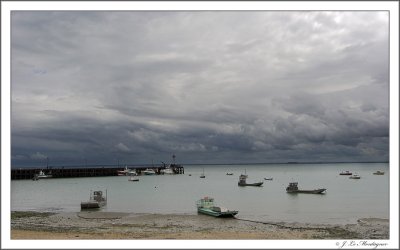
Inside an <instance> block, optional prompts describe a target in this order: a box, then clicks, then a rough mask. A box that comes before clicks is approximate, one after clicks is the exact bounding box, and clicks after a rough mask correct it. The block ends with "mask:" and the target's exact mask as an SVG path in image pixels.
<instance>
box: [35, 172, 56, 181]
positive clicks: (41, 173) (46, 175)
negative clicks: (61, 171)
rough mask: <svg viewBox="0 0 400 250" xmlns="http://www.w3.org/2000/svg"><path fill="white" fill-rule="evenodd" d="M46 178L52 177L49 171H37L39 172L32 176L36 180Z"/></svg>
mask: <svg viewBox="0 0 400 250" xmlns="http://www.w3.org/2000/svg"><path fill="white" fill-rule="evenodd" d="M48 178H53V175H52V174H51V173H49V174H45V173H44V172H43V170H40V171H39V174H35V175H34V176H33V178H32V180H34V181H37V180H39V179H48Z"/></svg>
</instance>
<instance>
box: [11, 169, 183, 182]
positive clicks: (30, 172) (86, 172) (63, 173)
mask: <svg viewBox="0 0 400 250" xmlns="http://www.w3.org/2000/svg"><path fill="white" fill-rule="evenodd" d="M147 168H148V167H136V168H135V167H132V168H131V169H136V171H137V172H138V173H139V174H140V173H141V172H142V171H143V170H145V169H147ZM163 168H165V167H157V168H151V169H154V170H155V172H156V174H161V172H160V170H161V169H163ZM122 170H124V168H117V167H96V168H67V167H50V168H44V169H42V168H34V169H33V168H18V169H11V180H22V179H32V178H33V177H34V176H35V174H38V173H39V172H40V171H43V172H44V173H45V174H51V175H52V176H53V177H52V178H76V177H100V176H117V175H118V171H122ZM173 170H174V172H175V173H176V174H184V173H185V171H184V168H183V167H182V166H179V167H174V168H173Z"/></svg>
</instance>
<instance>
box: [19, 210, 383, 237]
mask: <svg viewBox="0 0 400 250" xmlns="http://www.w3.org/2000/svg"><path fill="white" fill-rule="evenodd" d="M388 238H389V220H387V219H379V218H364V219H359V220H358V222H357V224H347V225H317V224H300V223H279V222H268V221H247V220H242V219H234V218H230V219H222V218H214V217H210V216H205V215H185V214H183V215H182V214H133V213H115V212H101V211H88V212H75V213H36V212H12V213H11V239H44V240H46V239H64V240H65V239H68V240H72V239H77V240H79V239H147V240H152V239H182V240H183V239H221V240H222V239H227V240H232V239H388Z"/></svg>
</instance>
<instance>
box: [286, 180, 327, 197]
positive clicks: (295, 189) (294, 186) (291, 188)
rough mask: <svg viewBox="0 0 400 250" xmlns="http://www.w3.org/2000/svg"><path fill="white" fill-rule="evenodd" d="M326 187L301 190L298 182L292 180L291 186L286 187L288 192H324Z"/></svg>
mask: <svg viewBox="0 0 400 250" xmlns="http://www.w3.org/2000/svg"><path fill="white" fill-rule="evenodd" d="M325 190H326V188H319V189H313V190H300V189H299V187H298V183H297V182H290V183H289V186H287V187H286V192H287V193H304V194H322V193H323V192H325Z"/></svg>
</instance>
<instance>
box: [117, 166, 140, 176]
mask: <svg viewBox="0 0 400 250" xmlns="http://www.w3.org/2000/svg"><path fill="white" fill-rule="evenodd" d="M117 175H118V176H126V175H128V176H129V175H137V173H136V170H135V169H129V168H128V166H125V168H124V170H117Z"/></svg>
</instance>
